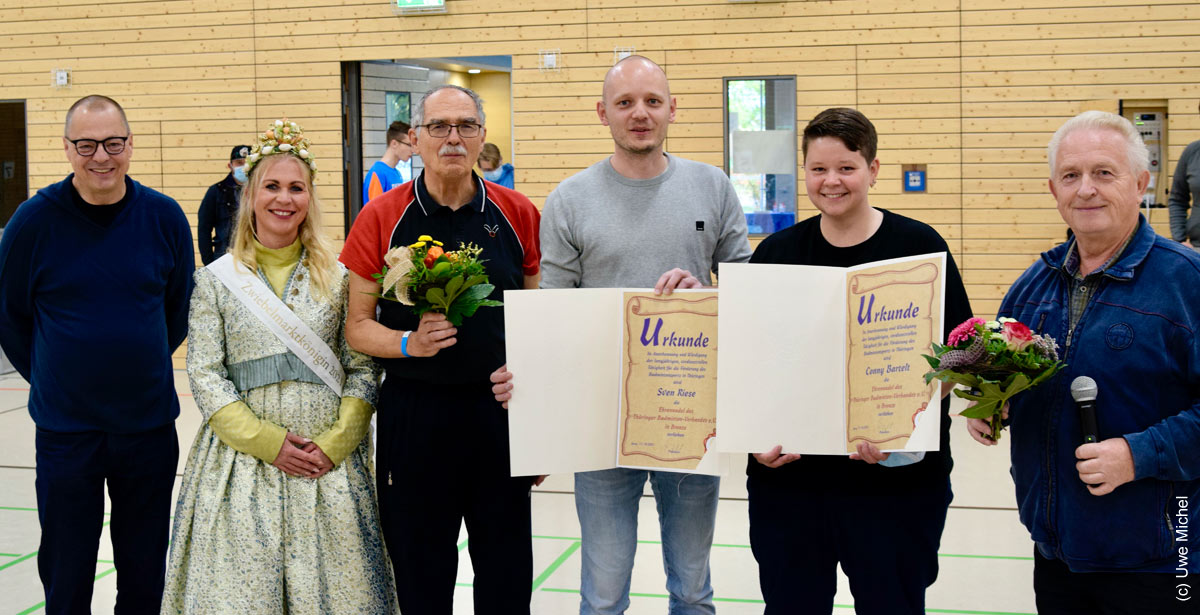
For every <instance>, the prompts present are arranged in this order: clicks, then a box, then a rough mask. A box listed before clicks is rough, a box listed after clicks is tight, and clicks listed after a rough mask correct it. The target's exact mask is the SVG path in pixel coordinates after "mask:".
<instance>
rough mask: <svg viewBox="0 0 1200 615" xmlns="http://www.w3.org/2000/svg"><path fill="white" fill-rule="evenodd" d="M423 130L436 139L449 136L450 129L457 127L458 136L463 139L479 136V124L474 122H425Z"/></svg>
mask: <svg viewBox="0 0 1200 615" xmlns="http://www.w3.org/2000/svg"><path fill="white" fill-rule="evenodd" d="M424 128H425V130H426V131H428V132H429V136H431V137H434V138H436V139H441V138H443V137H448V136H450V129H451V128H457V129H458V136H460V137H462V138H464V139H470V138H471V137H477V136H479V129H480V128H481V127H480V125H479V124H476V123H475V122H464V123H462V124H448V123H446V122H434V123H433V124H425V126H424Z"/></svg>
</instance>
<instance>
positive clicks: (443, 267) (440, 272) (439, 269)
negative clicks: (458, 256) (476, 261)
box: [429, 261, 451, 278]
mask: <svg viewBox="0 0 1200 615" xmlns="http://www.w3.org/2000/svg"><path fill="white" fill-rule="evenodd" d="M450 268H451V265H450V262H449V261H441V262H439V263H438V264H436V265H434V266H433V269H430V270H429V273H431V274H433V277H435V278H443V277H446V276H448V275H450V273H451V272H450Z"/></svg>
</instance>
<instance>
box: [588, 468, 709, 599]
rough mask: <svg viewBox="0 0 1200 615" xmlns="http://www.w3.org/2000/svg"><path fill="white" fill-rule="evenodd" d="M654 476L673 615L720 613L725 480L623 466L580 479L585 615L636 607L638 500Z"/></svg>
mask: <svg viewBox="0 0 1200 615" xmlns="http://www.w3.org/2000/svg"><path fill="white" fill-rule="evenodd" d="M647 476H649V477H650V486H651V488H652V489H653V490H654V500H655V503H656V504H657V506H658V523H659V527H660V529H661V533H662V552H663V567H664V569H665V570H666V573H667V591H668V592H670V594H671V598H670V603H669V609H668V612H669V613H670V615H712V614H713V613H716V609H715V608H713V600H712V599H713V590H712V584H711V583H710V574H709V565H708V556H709V551H710V550H711V549H712V541H713V524H714V523H715V521H716V517H717V487H718V486H719V485H720V479H719V478H717V477H715V476H704V475H701V474H680V473H678V472H654V471H647V470H629V469H625V468H616V469H613V470H599V471H596V472H578V473H576V474H575V509H576V511H578V513H579V525H580V527H581V528H582V530H583V545H582V547H583V548H582V549H581V551H580V552H581V555H582V557H583V572H582V579H581V581H580V592H579V593H580V595H581V600H580V603H579V613H580V615H621V614H622V613H624V612H625V610H626V609H627V608H629V582H630V577H631V576H632V573H633V555H634V552H635V551H636V550H637V514H638V502H639V501H640V499H641V497H642V489H643V488H644V486H645V484H646V477H647Z"/></svg>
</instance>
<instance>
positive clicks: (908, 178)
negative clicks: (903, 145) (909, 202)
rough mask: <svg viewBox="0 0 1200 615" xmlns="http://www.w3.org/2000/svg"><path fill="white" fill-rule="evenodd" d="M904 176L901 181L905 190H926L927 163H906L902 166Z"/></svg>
mask: <svg viewBox="0 0 1200 615" xmlns="http://www.w3.org/2000/svg"><path fill="white" fill-rule="evenodd" d="M900 170H901V173H902V174H903V176H902V177H901V178H900V180H901V181H900V183H901V184H902V185H903V186H904V191H905V192H925V165H923V164H905V165H901V166H900Z"/></svg>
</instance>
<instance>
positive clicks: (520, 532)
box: [376, 378, 533, 615]
mask: <svg viewBox="0 0 1200 615" xmlns="http://www.w3.org/2000/svg"><path fill="white" fill-rule="evenodd" d="M506 412H507V411H506V410H504V409H503V408H501V407H500V404H499V403H497V402H496V400H495V398H493V396H492V392H491V385H490V384H489V383H486V382H485V383H482V384H478V385H471V386H464V385H455V386H442V385H431V384H428V383H424V382H419V383H418V382H412V381H401V380H399V379H391V378H388V379H386V380H385V381H384V384H383V389H382V390H381V391H380V398H379V415H378V424H379V434H378V438H377V441H378V459H377V463H376V466H377V467H376V473H377V481H378V485H379V514H380V518H381V521H382V524H383V535H384V539H385V541H386V542H387V547H388V552H389V554H390V555H391V558H392V568H393V570H394V572H395V575H396V594H397V596H398V598H399V600H400V611H401V613H403V614H404V615H450V614H451V612H452V604H453V599H454V579H455V576H456V575H457V572H458V545H457V542H458V532H459V527H460V525H461V523H463V522H464V521H465V522H466V525H467V534H468V540H467V549H468V551H469V552H470V554H471V565H472V568H473V569H474V571H475V579H474V584H473V585H474V594H475V595H474V597H475V613H476V615H489V614H496V615H528V613H529V600H530V596H531V591H532V585H533V545H532V539H531V536H530V534H531V526H530V516H529V515H530V511H529V500H530V493H529V491H530V487H531V484H532V481H531V478H530V477H518V478H512V477H510V476H509V475H508V467H509V466H508V416H507V414H506Z"/></svg>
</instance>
